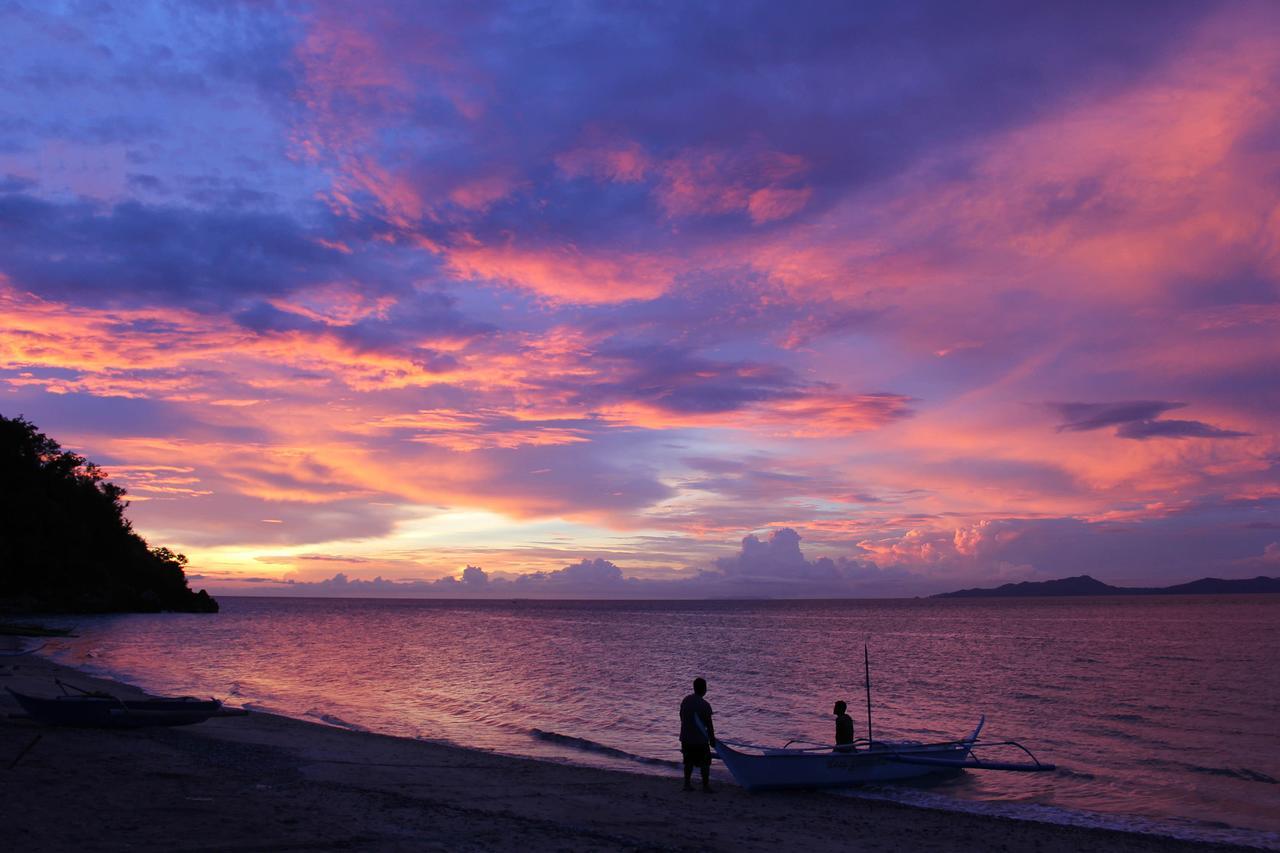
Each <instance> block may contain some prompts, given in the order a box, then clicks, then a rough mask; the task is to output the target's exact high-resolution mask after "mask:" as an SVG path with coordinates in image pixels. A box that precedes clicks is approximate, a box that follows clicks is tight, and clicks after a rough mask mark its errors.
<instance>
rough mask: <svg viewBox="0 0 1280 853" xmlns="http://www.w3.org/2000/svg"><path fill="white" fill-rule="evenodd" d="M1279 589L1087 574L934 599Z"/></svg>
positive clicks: (1249, 581)
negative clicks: (1131, 582)
mask: <svg viewBox="0 0 1280 853" xmlns="http://www.w3.org/2000/svg"><path fill="white" fill-rule="evenodd" d="M1258 592H1280V578H1268V577H1263V576H1261V575H1259V576H1258V577H1256V578H1241V579H1238V580H1223V579H1221V578H1201V579H1200V580H1198V581H1191V582H1190V583H1180V584H1176V585H1174V586H1160V587H1126V586H1112V585H1111V584H1108V583H1103V582H1102V581H1100V580H1098V579H1097V578H1093V577H1090V576H1089V575H1080V576H1078V577H1074V578H1058V579H1057V580H1051V581H1023V582H1022V583H1007V584H1004V585H1003V586H998V587H995V588H992V589H981V588H977V587H975V588H973V589H961V590H957V591H955V592H943V593H939V594H938V595H935V596H932V597H933V598H1023V597H1030V596H1066V595H1224V594H1230V593H1258Z"/></svg>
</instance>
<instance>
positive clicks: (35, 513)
mask: <svg viewBox="0 0 1280 853" xmlns="http://www.w3.org/2000/svg"><path fill="white" fill-rule="evenodd" d="M0 484H2V485H0V613H9V614H13V613H122V612H143V613H154V612H158V611H163V610H171V611H182V612H187V613H216V612H217V610H218V603H217V602H216V601H214V599H213V598H212V597H210V595H209V594H208V593H207V592H205V591H204V590H200V591H199V592H193V591H192V590H191V588H190V587H188V586H187V577H186V574H185V572H184V571H183V566H185V565H186V562H187V558H186V557H184V556H183V555H181V554H177V553H174V552H173V551H170V550H169V549H168V548H152V547H151V546H149V545H148V544H147V542H146V540H145V539H143V538H142V537H141V536H139V535H138V534H137V533H135V532H134V530H133V526H132V525H131V524H130V523H129V520H128V519H127V518H125V516H124V510H125V507H126V506H128V504H127V503H125V501H124V500H123V498H124V495H125V490H124V489H122V488H120V487H119V486H117V485H115V484H114V483H111V482H108V481H107V480H106V478H105V476H104V474H103V473H102V471H101V469H99V468H98V466H96V465H94V464H93V463H92V462H89V461H88V460H86V459H85V458H84V457H83V456H77V455H76V454H74V453H71V452H69V451H65V450H63V449H62V448H61V446H59V444H58V443H57V442H56V441H54V440H53V439H51V438H49V437H48V436H46V435H45V434H44V433H42V432H40V431H39V430H37V429H36V427H35V425H34V424H32V423H31V422H30V421H27V420H24V419H23V418H22V417H17V418H6V417H4V416H3V415H0Z"/></svg>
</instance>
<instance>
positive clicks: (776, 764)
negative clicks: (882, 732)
mask: <svg viewBox="0 0 1280 853" xmlns="http://www.w3.org/2000/svg"><path fill="white" fill-rule="evenodd" d="M985 722H986V718H985V717H983V718H982V719H981V720H979V722H978V726H977V728H975V729H974V730H973V732H972V734H970V735H968V736H967V737H963V738H960V739H959V740H952V741H944V742H941V743H920V742H918V741H883V740H877V741H874V742H868V741H867V740H865V739H861V740H858V741H855V742H854V743H853V744H852V745H846V746H839V747H837V746H832V745H829V744H812V745H807V746H805V745H801V746H792V745H791V744H795V743H803V742H800V741H790V742H788V744H787V745H786V746H783V747H781V748H771V747H765V746H758V745H756V744H751V743H744V742H742V741H736V740H726V739H724V738H717V739H716V755H717V757H719V759H720V760H721V761H723V762H724V766H725V767H727V768H729V772H730V773H732V774H733V778H734V779H735V780H736V781H737V783H738V784H739V785H741V786H742V787H744V788H746V789H747V790H748V791H759V790H768V789H772V788H834V787H841V786H847V785H867V784H877V783H882V782H900V781H903V780H905V779H916V778H919V777H921V776H927V775H930V774H936V773H948V772H950V773H954V772H956V771H959V770H1013V771H1022V772H1037V771H1047V770H1053V769H1055V766H1054V765H1052V764H1045V763H1043V762H1041V761H1039V760H1037V759H1036V757H1035V756H1034V755H1032V754H1031V752H1030V751H1029V750H1028V749H1026V747H1024V746H1022V745H1021V744H1019V743H1016V742H1014V741H1000V742H998V743H987V744H981V746H983V747H1008V746H1012V747H1016V748H1017V749H1020V750H1022V751H1023V752H1024V753H1026V755H1027V756H1028V757H1029V758H1030V759H1031V760H1030V761H1029V762H1021V763H1017V762H1005V761H985V760H982V759H980V758H978V757H977V756H975V755H974V754H973V751H974V749H975V748H977V747H978V746H979V741H978V735H979V734H980V733H981V732H982V727H983V724H984V723H985Z"/></svg>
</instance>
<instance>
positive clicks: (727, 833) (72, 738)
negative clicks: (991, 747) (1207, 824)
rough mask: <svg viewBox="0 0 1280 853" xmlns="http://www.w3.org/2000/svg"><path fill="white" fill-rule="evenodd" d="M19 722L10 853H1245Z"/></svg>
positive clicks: (32, 688) (498, 762)
mask: <svg viewBox="0 0 1280 853" xmlns="http://www.w3.org/2000/svg"><path fill="white" fill-rule="evenodd" d="M4 639H7V638H0V641H2V640H4ZM55 676H57V677H62V678H64V680H68V681H70V682H72V683H75V684H77V685H79V686H83V687H93V686H95V685H96V686H97V687H98V688H99V689H110V690H111V691H112V692H114V693H116V694H117V695H120V696H130V695H139V694H138V691H136V690H134V689H133V688H130V687H127V686H123V685H117V684H113V683H110V682H105V681H102V680H99V679H93V678H90V677H88V676H85V675H82V674H80V673H78V672H75V671H73V670H69V669H66V668H64V667H61V666H58V665H56V664H53V663H51V662H49V661H46V660H43V659H41V658H39V657H36V656H31V655H27V656H23V657H17V658H15V657H3V658H0V687H5V686H7V687H12V688H13V689H15V690H19V691H22V692H27V693H32V694H35V695H40V696H52V695H55V694H56V692H57V688H56V686H55V685H54V682H53V679H54V677H55ZM19 710H20V709H19V708H18V706H17V705H16V703H15V702H14V701H13V698H12V697H11V696H10V695H9V694H8V693H7V692H5V691H0V713H2V714H3V716H0V779H2V780H3V783H2V784H0V800H2V801H3V803H4V811H3V814H4V824H5V825H4V828H3V829H4V834H5V836H6V839H7V841H8V842H9V843H8V844H7V845H6V846H8V847H9V849H13V850H23V851H41V850H66V849H72V848H80V849H88V850H181V851H195V850H208V851H214V850H217V851H237V850H244V851H250V850H252V851H271V850H451V851H454V850H506V849H519V850H521V851H524V853H533V851H543V850H547V851H552V850H555V851H560V850H725V851H730V850H732V851H735V852H736V851H773V850H778V849H782V848H792V849H803V850H810V851H826V850H832V851H835V850H867V851H893V852H894V853H902V852H903V851H915V850H925V851H928V850H936V851H944V850H945V851H954V850H994V851H1023V850H1034V851H1043V853H1057V851H1064V853H1065V851H1079V850H1098V851H1175V853H1176V851H1211V850H1221V851H1226V850H1243V849H1247V848H1233V847H1227V846H1222V845H1212V844H1201V843H1194V842H1184V841H1178V840H1174V839H1170V838H1164V837H1159V836H1149V835H1137V834H1128V833H1120V832H1111V831H1106V830H1091V829H1081V828H1075V827H1061V826H1055V825H1051V824H1041V823H1034V822H1029V821H1015V820H1008V819H1004V818H993V817H984V816H977V815H967V814H959V813H953V812H943V811H934V810H929V809H920V808H913V807H909V806H903V805H899V804H896V803H888V802H879V801H870V800H858V799H852V798H845V797H833V796H828V795H824V794H820V793H813V792H786V793H768V794H747V793H746V792H744V791H742V790H741V789H739V788H736V787H733V786H732V785H728V784H723V785H721V786H720V787H719V788H718V789H717V791H716V793H714V794H704V793H702V792H701V791H698V792H695V793H685V792H683V791H682V790H681V789H680V788H681V782H680V780H679V779H678V778H669V779H667V778H659V777H654V776H644V775H636V774H629V773H622V772H616V771H609V770H595V769H584V768H579V767H570V766H567V765H563V764H556V763H552V762H543V761H532V760H527V759H521V758H511V757H506V756H500V755H494V754H491V753H486V752H479V751H473V750H467V749H461V748H457V747H452V746H444V745H440V744H433V743H426V742H422V741H413V740H405V739H401V738H393V737H387V736H383V735H376V734H368V733H360V732H351V731H347V730H344V729H337V728H332V727H329V726H323V725H319V724H313V723H307V722H301V721H298V720H292V719H288V718H284V717H278V716H274V715H270V714H252V715H250V716H248V717H229V718H222V719H213V720H209V721H208V722H205V723H202V724H200V725H196V726H189V727H183V728H172V729H139V730H132V731H116V730H90V729H71V728H51V727H45V726H41V725H38V724H36V723H34V722H32V721H30V720H24V719H15V718H12V717H10V716H9V714H10V713H18V712H19ZM24 750H26V751H25V753H24Z"/></svg>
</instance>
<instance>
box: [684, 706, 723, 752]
mask: <svg viewBox="0 0 1280 853" xmlns="http://www.w3.org/2000/svg"><path fill="white" fill-rule="evenodd" d="M699 723H701V724H702V725H701V726H699V725H698V724H699ZM715 736H716V735H715V729H714V728H713V727H712V725H711V703H710V702H708V701H707V700H706V699H703V698H702V697H701V696H699V695H698V694H696V693H690V694H689V695H688V696H686V697H684V701H683V702H681V703H680V742H681V743H685V744H689V745H690V746H700V745H702V744H707V745H710V743H711V741H712V739H714V738H715Z"/></svg>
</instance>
